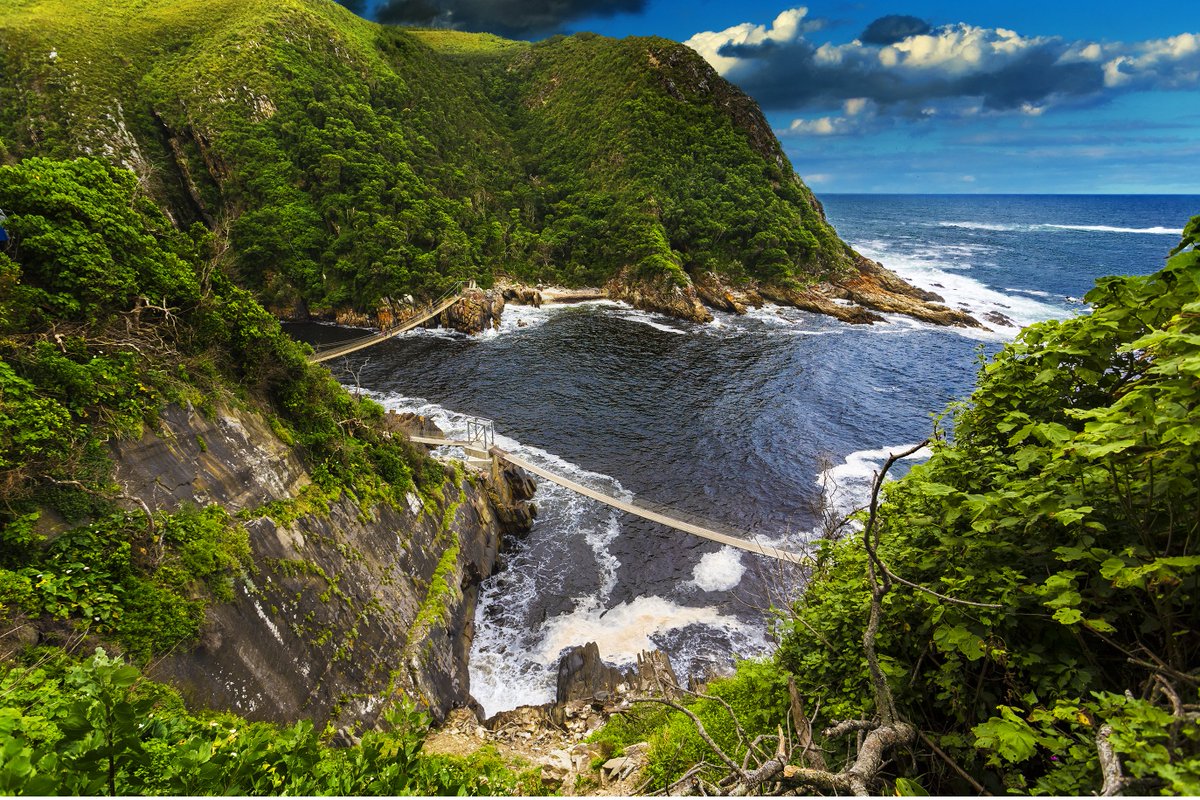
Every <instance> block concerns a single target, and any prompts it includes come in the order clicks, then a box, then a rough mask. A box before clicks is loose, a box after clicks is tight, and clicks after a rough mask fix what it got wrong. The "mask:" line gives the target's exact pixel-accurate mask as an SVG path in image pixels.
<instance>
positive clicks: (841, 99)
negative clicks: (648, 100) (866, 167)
mask: <svg viewBox="0 0 1200 800" xmlns="http://www.w3.org/2000/svg"><path fill="white" fill-rule="evenodd" d="M807 15H808V10H807V8H804V7H797V8H792V9H788V10H787V11H785V12H783V13H782V14H780V15H779V16H777V17H776V18H775V20H774V21H773V22H772V23H771V24H770V25H769V26H767V25H760V24H754V23H750V22H745V23H742V24H740V25H735V26H733V27H730V28H726V29H725V30H723V31H719V32H713V31H706V32H703V33H697V34H696V35H695V36H693V37H692V38H691V39H689V40H688V41H687V42H686V44H688V45H690V46H691V47H693V48H694V49H695V50H697V51H698V52H699V53H700V54H701V55H703V56H704V57H705V58H706V59H707V60H708V61H709V62H710V63H711V64H712V65H713V66H714V67H715V68H716V69H717V70H718V71H719V72H720V73H721V74H723V75H726V76H727V77H730V78H731V79H733V80H735V81H736V82H738V83H739V84H740V85H741V86H742V88H744V89H745V90H747V91H748V92H749V93H750V94H751V95H753V96H754V97H755V98H756V99H757V100H758V101H759V102H760V104H762V105H763V106H764V108H766V109H768V110H787V111H793V112H796V111H807V112H809V115H808V116H804V117H800V118H797V119H796V120H795V121H794V122H793V123H792V124H791V126H789V128H788V129H787V130H786V131H785V133H789V134H793V135H816V136H833V135H844V134H848V133H857V132H862V130H863V129H864V125H865V122H864V120H882V119H883V118H885V117H893V118H904V119H909V120H919V119H930V118H938V119H960V118H963V117H966V116H978V115H981V114H1019V115H1024V116H1026V117H1036V116H1040V115H1043V114H1045V113H1047V112H1050V111H1052V110H1053V109H1055V108H1056V107H1059V106H1063V105H1071V104H1090V103H1095V102H1104V101H1106V100H1108V99H1109V98H1110V97H1112V96H1113V95H1114V94H1115V93H1116V92H1128V91H1136V90H1141V89H1200V34H1194V33H1181V34H1179V35H1177V36H1171V37H1166V38H1162V39H1154V40H1148V41H1142V42H1133V43H1121V42H1106V43H1100V42H1093V41H1075V42H1071V41H1068V40H1066V39H1063V38H1061V37H1054V36H1022V35H1021V34H1020V33H1019V32H1017V31H1015V30H1010V29H1007V28H982V27H978V26H974V25H969V24H966V23H957V24H953V25H945V26H942V27H940V28H935V29H929V28H928V26H926V27H925V30H924V31H923V32H921V33H913V34H911V35H908V36H904V37H903V38H900V39H898V40H890V42H889V43H887V44H880V43H878V39H874V40H872V41H875V42H877V43H870V42H864V41H863V40H862V39H855V40H852V41H850V42H846V43H843V44H835V43H833V42H828V41H826V42H819V41H813V40H812V39H811V37H810V36H809V34H811V32H812V31H813V30H816V29H819V26H818V25H815V24H814V22H813V21H812V20H810V19H809V18H808V16H807ZM880 21H881V20H877V21H876V22H880ZM913 21H914V22H916V23H918V27H919V24H920V23H921V20H918V19H915V18H913ZM874 24H875V23H872V25H874ZM864 38H868V39H870V37H865V36H864ZM868 104H869V105H868ZM839 107H840V114H839V113H837V112H836V111H835V110H836V109H839ZM867 110H869V112H870V113H864V111H867ZM821 112H824V113H825V114H826V116H817V115H818V114H820V113H821Z"/></svg>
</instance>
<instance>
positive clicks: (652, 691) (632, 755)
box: [425, 642, 677, 796]
mask: <svg viewBox="0 0 1200 800" xmlns="http://www.w3.org/2000/svg"><path fill="white" fill-rule="evenodd" d="M676 686H677V681H676V679H675V673H674V672H673V671H672V670H671V666H670V664H669V663H668V661H667V657H666V655H665V654H664V653H663V652H662V651H660V650H654V651H650V652H645V653H642V654H641V655H640V656H638V659H637V666H629V667H623V668H618V667H614V666H612V665H610V664H606V663H605V662H604V661H602V660H601V659H600V651H599V648H598V647H597V646H596V644H595V643H594V642H592V643H588V644H586V645H583V646H580V647H575V648H572V649H571V650H569V651H568V652H567V653H565V654H564V655H563V656H562V658H561V659H560V661H559V669H558V689H557V695H558V700H557V701H556V702H553V703H546V704H544V705H540V706H520V707H518V708H514V709H512V710H511V711H502V712H500V713H498V714H495V715H493V716H491V717H489V718H488V719H487V720H486V721H484V722H483V723H482V724H481V723H480V721H479V720H478V719H477V718H475V717H473V716H471V715H470V714H468V713H466V712H464V711H454V712H451V714H450V715H449V717H448V718H447V719H446V722H445V724H444V725H441V726H440V727H439V728H438V729H437V730H436V731H435V732H434V733H433V734H432V735H431V736H430V737H429V738H428V739H427V740H426V742H425V752H427V753H447V754H452V755H462V754H465V753H471V752H475V751H476V750H478V749H480V748H481V747H484V746H489V747H492V748H495V750H496V751H497V752H498V754H499V755H500V757H501V758H502V759H504V760H505V761H508V762H510V763H514V762H515V763H519V764H523V765H524V764H531V765H533V766H535V767H538V768H540V770H541V776H542V783H543V786H544V787H545V788H546V789H547V790H552V791H556V792H558V793H561V794H564V795H572V794H604V795H616V796H622V795H635V794H639V793H640V790H641V789H644V788H645V787H644V785H643V778H642V777H641V775H640V773H641V772H642V770H643V768H644V767H645V766H646V763H647V757H646V756H647V753H648V751H649V745H648V744H646V743H644V742H642V743H637V744H633V745H630V746H629V747H626V748H625V749H624V752H622V753H621V754H620V755H619V756H616V757H614V753H613V751H612V746H611V745H610V744H606V743H594V742H590V741H588V739H589V737H590V736H591V735H592V734H593V733H595V732H596V731H597V730H599V729H600V728H601V727H603V726H604V724H605V722H607V720H608V719H609V717H611V716H612V715H613V714H616V713H618V712H627V711H629V709H630V708H631V707H632V705H633V703H634V701H636V700H640V699H645V698H649V697H662V696H663V695H664V694H668V693H670V694H674V693H675V687H676Z"/></svg>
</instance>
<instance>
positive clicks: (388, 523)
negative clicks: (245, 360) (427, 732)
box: [112, 407, 529, 727]
mask: <svg viewBox="0 0 1200 800" xmlns="http://www.w3.org/2000/svg"><path fill="white" fill-rule="evenodd" d="M161 419H162V424H161V425H160V427H159V429H158V430H156V431H153V432H147V433H146V434H145V435H144V436H143V437H142V439H141V440H139V441H134V442H130V441H118V442H116V443H114V444H113V445H112V456H113V460H114V463H115V470H116V471H115V477H116V479H117V481H118V482H119V483H120V484H121V485H122V486H123V487H125V489H124V491H125V493H126V494H127V495H128V496H131V497H136V498H138V499H140V500H142V501H144V502H145V503H147V505H149V506H150V507H151V508H152V509H159V508H161V509H166V510H170V509H174V508H177V507H179V506H182V505H195V506H204V505H207V504H209V503H214V502H216V503H220V504H221V505H222V506H224V507H225V508H226V509H227V510H228V511H229V513H230V514H239V513H241V514H242V516H243V518H244V520H245V521H244V523H243V524H244V526H245V528H246V530H247V532H248V533H249V538H250V545H251V550H252V556H253V560H254V565H255V568H254V570H253V571H252V572H251V573H249V574H245V575H242V576H240V577H238V578H237V580H236V582H235V599H234V600H233V601H232V602H229V603H222V604H217V605H213V606H210V608H209V610H208V614H207V619H206V622H205V624H204V626H203V629H202V631H201V636H200V640H199V642H197V643H196V644H195V646H193V647H192V648H190V649H181V650H179V651H177V652H175V653H172V654H170V655H169V656H167V657H166V658H164V659H162V660H161V661H159V662H156V664H155V665H154V666H153V667H152V668H151V669H150V674H151V675H152V676H153V677H155V678H157V679H160V680H166V681H169V682H171V683H172V684H174V685H175V686H177V687H179V688H180V690H181V692H182V693H183V694H184V696H185V697H186V698H187V699H188V700H189V701H191V702H193V703H196V704H197V705H199V706H203V707H208V708H214V709H222V710H231V711H235V712H237V713H240V714H243V715H245V716H247V717H249V718H251V719H265V720H272V721H277V722H294V721H295V720H297V719H302V718H307V719H311V720H313V722H314V724H316V725H317V726H321V725H324V724H325V723H326V722H330V723H333V724H334V725H335V727H343V726H355V725H366V726H368V727H369V726H371V725H373V724H374V723H375V722H376V720H377V718H378V715H379V714H380V713H381V712H382V710H383V708H384V707H385V706H386V703H387V701H388V700H389V699H390V698H391V697H392V696H393V694H394V693H396V692H403V693H405V694H406V695H408V696H409V697H412V698H415V699H417V700H418V701H419V702H420V703H421V704H422V705H423V706H424V707H426V708H427V709H428V710H429V711H430V712H431V713H433V715H434V716H435V717H436V718H442V717H443V716H444V715H445V714H446V712H447V711H449V710H450V709H451V708H454V707H459V706H471V705H473V703H474V701H473V700H472V698H471V696H470V679H469V674H468V671H467V657H468V654H469V651H470V647H471V639H472V636H473V634H474V629H473V625H474V617H475V605H476V600H477V597H478V587H479V583H480V582H481V581H482V580H483V579H484V578H486V577H488V576H489V575H490V574H491V573H492V572H493V571H494V570H495V568H496V565H497V561H498V554H499V552H500V549H501V547H502V545H503V539H504V537H505V536H508V535H512V534H515V533H519V532H520V526H519V525H510V524H509V522H508V520H512V519H514V518H515V517H517V516H519V515H517V514H515V513H514V512H512V511H503V510H502V509H501V508H499V507H498V506H497V504H496V503H495V501H494V500H493V499H492V498H493V496H494V495H495V496H502V497H508V498H509V499H510V502H511V503H513V504H514V505H515V506H516V507H519V506H520V504H522V503H527V502H528V501H527V499H525V500H519V499H516V498H524V497H526V496H527V495H528V493H529V486H528V484H527V482H526V481H522V480H518V481H517V482H516V484H515V485H514V486H511V487H509V486H497V485H494V484H493V482H492V478H490V477H489V476H487V475H483V476H477V477H475V478H474V479H469V478H468V476H467V475H466V474H465V472H464V471H463V470H462V469H461V468H460V469H447V470H446V477H445V480H444V482H443V484H442V485H441V486H438V487H427V488H429V489H432V491H426V492H425V493H424V494H420V495H419V494H418V493H417V492H416V491H413V492H411V493H410V494H409V495H408V498H407V500H406V502H404V503H401V504H399V505H398V506H394V505H391V504H389V503H376V504H372V505H368V504H365V503H361V502H359V501H358V500H356V499H355V498H354V497H353V496H352V495H350V494H349V493H348V492H346V493H342V494H341V495H340V496H335V497H333V498H329V497H327V496H323V495H320V494H319V493H318V494H316V495H313V494H312V490H311V489H306V488H305V487H308V486H309V485H310V484H311V483H312V480H311V477H310V476H309V474H308V472H307V469H306V467H305V465H304V464H303V463H302V462H301V461H300V460H299V459H298V458H297V457H296V455H295V452H294V451H293V450H292V449H291V448H289V447H288V446H287V445H285V444H284V443H283V442H281V441H280V440H279V439H278V438H276V437H275V435H274V434H273V433H272V432H271V428H270V426H269V425H268V424H267V423H266V421H265V420H264V419H262V417H260V416H258V415H257V414H255V413H253V412H251V411H248V410H244V409H234V408H221V409H218V410H217V413H216V414H215V415H214V416H213V417H212V418H208V417H205V416H203V415H201V414H199V413H197V412H194V411H191V410H189V409H185V408H179V407H171V408H168V409H166V410H165V411H164V412H163V414H162V416H161ZM414 421H415V420H411V419H410V420H407V422H408V423H412V422H414ZM402 422H404V421H403V420H402ZM397 424H400V423H397ZM497 479H499V480H504V479H505V477H504V476H503V475H501V476H497Z"/></svg>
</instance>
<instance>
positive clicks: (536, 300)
mask: <svg viewBox="0 0 1200 800" xmlns="http://www.w3.org/2000/svg"><path fill="white" fill-rule="evenodd" d="M492 288H493V289H494V290H496V291H498V292H500V296H501V297H503V298H504V302H506V303H516V304H517V305H520V306H533V307H534V308H538V307H539V306H541V304H542V293H541V292H540V291H539V290H538V289H535V288H534V287H532V286H526V285H525V284H523V283H516V282H514V281H510V280H498V281H496V284H495V286H493V287H492Z"/></svg>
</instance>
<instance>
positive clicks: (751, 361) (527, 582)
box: [326, 302, 977, 715]
mask: <svg viewBox="0 0 1200 800" xmlns="http://www.w3.org/2000/svg"><path fill="white" fill-rule="evenodd" d="M326 332H327V333H332V332H329V331H326ZM976 346H977V342H975V341H974V340H971V339H967V338H964V337H963V336H961V335H959V334H957V333H954V332H950V331H945V330H939V329H935V328H932V327H928V326H920V325H915V324H907V323H896V324H893V325H889V326H873V327H871V328H865V327H857V326H850V325H846V324H844V323H840V322H837V321H836V320H832V319H828V318H824V317H820V316H817V315H814V314H809V313H807V312H802V311H797V310H794V309H782V308H776V307H772V306H768V307H766V308H764V309H760V310H756V311H753V312H752V313H750V314H748V315H746V316H742V317H738V316H735V315H730V314H723V313H718V314H717V315H716V320H715V321H714V322H713V323H710V324H697V323H690V322H681V321H677V320H673V319H669V318H667V317H663V316H659V315H655V314H648V313H645V312H641V311H637V310H635V309H632V308H630V307H628V306H626V305H624V304H620V303H614V302H592V303H584V304H579V305H570V306H544V307H542V308H540V309H535V308H532V307H525V306H509V307H508V308H507V309H506V310H505V313H504V323H503V325H502V327H501V329H500V330H499V331H495V332H490V333H489V334H485V335H483V336H476V337H467V336H463V335H460V334H455V333H451V332H446V331H437V330H434V331H416V332H412V333H409V334H404V335H403V336H400V337H398V338H397V339H395V340H392V341H389V342H386V343H384V344H381V345H379V346H377V347H374V348H372V349H371V350H369V351H366V352H364V353H361V354H357V355H356V356H353V357H350V358H348V359H346V361H345V363H340V364H339V363H331V364H330V365H329V366H330V368H331V369H332V371H333V373H334V375H335V376H336V377H338V378H339V379H340V380H342V382H343V383H347V384H349V385H351V386H354V385H356V384H357V386H358V387H359V388H360V390H362V391H366V392H368V393H369V394H370V395H371V396H372V397H374V398H375V399H376V400H378V401H379V402H381V403H382V404H383V405H384V406H385V407H387V408H389V409H392V410H396V411H414V412H418V413H421V414H425V415H427V416H430V417H432V418H433V419H434V420H435V421H436V422H437V424H438V425H439V426H440V427H441V428H442V429H443V430H444V431H445V432H446V434H447V436H448V437H449V438H456V437H457V438H461V437H463V436H464V435H465V433H466V424H467V419H468V417H469V416H480V417H486V418H489V419H492V420H495V423H496V431H497V444H498V445H500V447H502V448H503V449H505V450H508V451H510V452H512V453H514V454H516V455H518V456H520V457H521V458H525V459H528V460H530V461H532V462H534V463H536V464H538V465H539V466H542V467H545V468H546V469H550V470H552V471H554V472H557V473H559V474H563V475H565V476H566V477H568V478H570V479H571V480H574V481H577V482H579V483H583V484H584V485H587V486H589V487H591V488H594V489H597V490H599V491H602V492H606V493H609V494H613V495H616V496H618V497H623V498H628V497H630V496H632V495H636V496H637V497H638V498H639V499H645V500H648V501H651V502H654V503H658V504H661V505H664V506H667V507H669V508H671V509H672V510H673V511H675V512H677V513H679V514H680V515H682V516H684V517H685V518H687V517H689V516H694V517H695V518H698V519H699V520H702V521H708V522H711V523H712V524H714V525H715V526H717V527H719V528H720V529H723V530H734V531H739V532H743V533H744V534H745V535H747V536H748V537H754V538H757V539H758V540H759V541H762V542H764V543H766V544H770V545H772V546H776V547H782V548H784V549H789V550H795V551H803V550H804V549H805V547H806V545H807V543H808V542H809V541H810V540H811V539H812V538H813V531H814V529H817V528H819V527H820V520H819V511H818V509H819V507H820V504H821V501H822V499H823V498H824V497H825V494H826V492H827V491H828V492H830V493H834V492H835V488H834V487H832V486H828V487H823V485H822V479H823V478H825V479H828V478H831V477H836V479H837V481H838V483H839V484H840V487H839V488H837V489H836V493H837V494H836V496H834V498H833V499H834V500H835V502H837V503H839V504H840V505H843V506H846V507H849V506H850V505H853V504H854V502H855V499H856V498H858V497H860V496H861V495H862V494H863V490H864V488H865V487H866V486H867V480H869V477H870V473H871V471H872V470H873V469H875V468H877V467H878V463H879V462H881V460H882V458H883V457H886V454H884V455H883V456H881V457H879V458H875V459H873V458H872V457H871V456H872V452H871V451H876V450H879V449H880V445H881V444H884V445H889V444H894V445H903V444H908V443H911V442H913V441H919V440H920V439H921V438H923V437H924V436H926V435H928V432H929V427H930V423H929V413H930V411H931V410H934V409H938V408H941V407H942V406H944V405H945V403H946V402H947V401H948V400H950V399H952V398H953V397H955V396H956V395H958V394H960V393H961V392H963V391H964V390H965V389H966V386H967V382H968V381H969V376H967V377H964V376H963V375H962V374H961V373H956V372H955V370H953V369H951V368H949V367H948V363H950V362H954V363H958V364H962V363H964V362H969V361H970V359H971V358H972V354H973V352H974V350H975V348H976ZM913 349H917V350H920V351H922V352H925V353H942V354H944V356H943V357H933V358H928V359H925V360H923V361H922V362H921V363H920V364H917V365H909V366H907V367H905V368H903V369H902V368H901V367H900V366H899V365H901V364H904V363H905V362H906V361H907V360H908V358H907V355H906V354H907V353H910V352H911V351H912V350H913ZM834 364H836V365H838V368H837V369H836V370H835V369H833V368H832V365H834ZM535 501H536V502H537V504H538V509H539V512H538V518H537V522H536V523H535V525H534V528H533V530H532V531H531V532H530V533H529V534H528V535H527V536H526V537H524V538H523V539H521V540H520V541H519V542H517V543H516V544H515V545H514V547H513V548H512V549H511V550H510V551H509V552H507V553H506V554H505V556H504V561H503V565H502V568H501V569H500V571H499V572H498V573H497V574H496V575H494V576H493V577H492V578H489V579H488V580H487V581H485V582H484V585H483V586H482V588H481V593H480V601H479V611H478V614H477V619H476V635H475V641H474V647H473V650H472V653H471V687H472V694H473V695H474V696H475V697H476V699H477V700H479V701H480V703H481V704H482V705H483V707H484V709H485V711H486V713H487V714H489V715H491V714H495V713H497V712H499V711H503V710H507V709H510V708H513V707H516V706H518V705H533V704H539V703H544V702H547V701H549V700H552V699H553V696H554V680H555V670H556V667H557V664H558V658H559V655H560V653H561V652H562V651H563V650H564V649H566V648H569V647H571V646H574V645H579V644H583V643H586V642H588V641H595V642H597V644H598V645H599V647H600V652H601V655H602V656H603V657H604V658H605V659H607V660H609V661H612V662H615V663H624V664H628V663H633V661H634V660H635V659H636V656H637V654H638V653H639V652H640V651H641V650H643V649H650V648H654V647H658V648H661V649H663V650H665V651H666V652H668V653H669V654H670V655H671V658H672V662H673V665H674V666H675V668H676V669H677V671H678V673H679V674H680V675H681V676H687V675H696V676H705V675H708V674H712V673H716V672H723V671H726V670H728V669H729V667H730V666H731V664H732V660H733V656H734V654H737V655H738V656H742V657H746V656H753V655H757V654H763V653H766V652H768V651H769V650H770V648H771V641H770V638H769V635H768V630H767V625H766V624H765V623H766V622H767V621H768V619H769V617H770V609H771V608H772V607H779V606H780V605H782V604H785V603H786V601H787V599H788V598H790V597H792V596H794V594H795V592H796V591H797V590H798V588H799V586H800V585H801V583H802V580H803V573H802V570H801V569H800V568H797V567H794V566H792V565H785V564H781V563H780V562H778V561H774V560H771V559H767V558H764V557H762V556H758V555H754V554H751V553H747V552H742V551H738V550H735V549H733V548H730V547H726V546H723V545H720V544H717V543H715V542H710V541H706V540H704V539H700V538H697V537H694V536H690V535H688V534H686V533H682V532H679V531H675V530H672V529H669V528H665V527H663V526H661V525H658V524H655V523H653V522H649V521H646V520H643V519H639V518H636V517H633V516H632V515H628V514H624V513H622V512H619V511H616V510H614V509H611V508H609V507H607V506H604V505H601V504H599V503H597V502H595V501H592V500H589V499H586V498H584V497H581V496H579V495H577V494H575V493H573V492H571V491H569V490H567V489H564V488H562V487H559V486H556V485H554V484H552V483H550V482H548V481H539V486H538V494H537V497H536V498H535Z"/></svg>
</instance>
